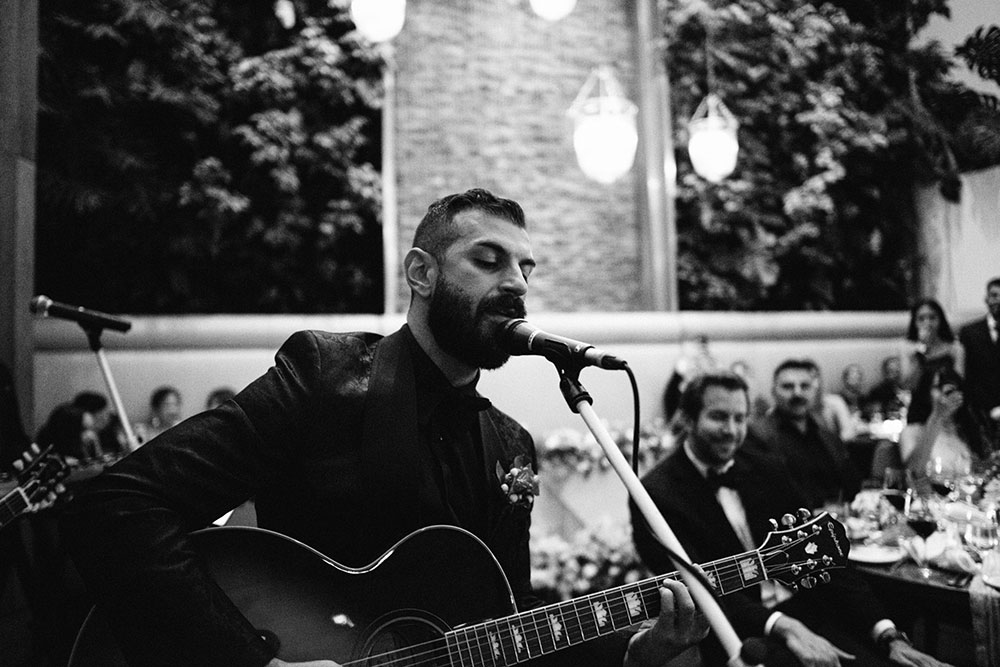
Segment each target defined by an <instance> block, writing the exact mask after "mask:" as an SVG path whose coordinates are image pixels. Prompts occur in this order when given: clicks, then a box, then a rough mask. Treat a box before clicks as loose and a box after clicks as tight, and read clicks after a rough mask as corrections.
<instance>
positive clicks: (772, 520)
mask: <svg viewBox="0 0 1000 667" xmlns="http://www.w3.org/2000/svg"><path fill="white" fill-rule="evenodd" d="M767 521H768V523H770V524H771V530H778V522H777V521H775V520H774V519H768V520H767Z"/></svg>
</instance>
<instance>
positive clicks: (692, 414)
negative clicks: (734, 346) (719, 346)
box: [679, 370, 750, 422]
mask: <svg viewBox="0 0 1000 667" xmlns="http://www.w3.org/2000/svg"><path fill="white" fill-rule="evenodd" d="M710 387H722V388H723V389H728V390H729V391H742V392H743V395H744V396H746V399H747V407H749V405H750V388H749V387H748V386H747V382H746V380H744V379H743V378H741V377H740V376H739V375H737V374H736V373H734V372H732V371H726V370H714V371H707V372H705V373H702V374H701V375H696V376H695V377H694V378H692V379H691V380H690V381H689V382H688V383H687V385H686V386H685V387H684V393H683V394H681V403H680V406H679V408H680V413H681V416H683V417H684V418H686V419H688V420H689V421H692V422H694V421H697V420H698V415H700V414H701V409H702V408H704V407H705V392H706V391H708V390H709V388H710Z"/></svg>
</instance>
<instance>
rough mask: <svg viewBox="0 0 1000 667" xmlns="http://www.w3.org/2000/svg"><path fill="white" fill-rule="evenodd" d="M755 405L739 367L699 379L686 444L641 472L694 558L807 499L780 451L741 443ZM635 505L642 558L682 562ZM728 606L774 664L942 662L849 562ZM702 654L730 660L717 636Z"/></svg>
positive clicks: (686, 399) (686, 402) (687, 402)
mask: <svg viewBox="0 0 1000 667" xmlns="http://www.w3.org/2000/svg"><path fill="white" fill-rule="evenodd" d="M748 405H749V399H748V391H747V385H746V382H745V381H744V380H743V379H742V378H740V377H739V376H738V375H735V374H734V373H730V372H728V371H712V372H709V373H706V374H704V375H701V376H699V377H697V378H695V379H694V380H692V381H691V382H690V383H689V384H688V386H687V387H686V388H685V390H684V394H683V395H682V396H681V403H680V408H679V410H680V415H681V420H682V424H683V427H684V435H683V438H682V442H681V445H680V446H679V447H678V448H677V450H676V451H675V452H674V453H673V454H671V455H670V456H669V457H667V458H666V459H665V460H663V461H661V462H660V463H659V464H657V465H656V466H655V467H654V468H653V469H652V470H651V471H650V472H649V473H647V474H646V475H645V476H644V477H643V480H642V482H643V485H644V486H645V487H646V489H647V490H648V491H649V493H650V496H652V498H653V501H654V502H655V503H656V506H657V508H658V509H659V510H660V512H661V513H662V514H663V516H664V518H665V519H666V520H667V523H668V524H669V525H670V527H671V529H672V530H673V531H674V533H675V534H676V536H677V539H678V540H679V541H680V543H681V544H682V545H683V546H684V548H685V550H686V551H687V552H688V555H689V556H690V557H691V558H692V560H693V561H694V562H708V561H712V560H717V559H720V558H725V557H728V556H733V555H736V554H740V553H743V552H746V551H751V550H753V549H754V548H755V546H756V545H759V544H760V543H761V542H763V541H764V538H765V537H766V535H767V532H768V531H769V530H770V529H771V527H770V524H769V521H768V519H770V518H772V517H773V518H775V519H778V518H780V517H781V516H783V515H784V514H786V513H794V512H795V511H796V510H797V508H799V507H801V506H802V503H803V499H802V497H801V495H800V494H799V492H798V490H797V487H795V486H793V485H792V484H791V483H790V482H789V477H788V471H787V469H786V468H785V466H784V463H783V462H782V460H781V459H780V458H777V457H774V456H772V455H770V454H768V453H766V452H761V451H751V450H745V449H743V447H742V446H743V442H744V439H745V438H746V434H747V411H748ZM631 510H632V527H633V536H634V540H635V546H636V549H637V551H638V552H639V555H640V557H641V558H642V560H643V562H644V563H645V564H646V565H647V566H648V567H649V568H650V569H651V570H653V571H654V572H669V571H672V570H674V569H676V568H675V567H674V565H673V564H672V563H671V561H670V559H669V557H668V555H667V552H666V550H665V549H664V548H663V547H662V546H661V545H660V543H659V542H658V541H657V540H656V538H655V537H654V536H653V535H652V533H651V532H650V530H649V528H648V526H647V525H646V522H645V520H644V519H643V518H642V515H641V514H640V513H639V512H638V510H637V508H636V507H635V505H634V504H633V505H632V506H631ZM721 604H722V607H723V610H724V611H725V612H726V615H727V616H728V618H729V620H730V622H731V623H732V625H733V628H734V629H735V630H736V632H737V634H739V635H740V637H742V638H747V637H764V639H765V642H766V643H767V646H768V657H767V659H766V662H765V664H767V665H782V666H785V665H788V666H798V665H805V666H809V667H813V666H823V667H834V666H836V665H846V664H850V665H888V664H898V665H910V666H913V665H919V666H921V667H937V666H939V665H940V664H941V663H939V662H938V661H937V660H935V659H934V658H932V657H930V656H928V655H926V654H924V653H921V652H920V651H917V650H916V649H914V648H913V647H912V646H911V645H910V642H909V639H908V638H907V637H906V635H904V634H903V633H901V632H899V631H898V630H897V628H896V625H895V624H894V623H893V622H892V621H891V620H889V619H888V618H886V614H885V611H884V609H883V608H882V605H881V604H879V602H878V600H876V599H875V598H874V596H873V595H872V593H871V590H870V589H869V588H868V587H867V586H866V585H865V583H864V581H863V580H862V579H861V578H860V577H859V576H858V575H857V574H856V573H854V572H853V571H851V570H850V569H848V570H842V571H836V572H834V573H833V580H832V582H831V583H830V584H826V585H822V586H818V587H817V588H815V589H813V590H803V591H800V592H796V593H794V594H792V591H790V590H788V589H786V588H783V587H781V586H780V585H779V584H776V583H775V582H772V581H766V582H764V583H763V584H762V585H760V586H759V587H752V588H749V589H744V590H743V591H739V592H736V593H731V594H729V595H727V596H725V597H724V598H722V600H721ZM701 652H702V658H703V660H704V662H705V664H706V665H724V664H726V662H727V657H726V656H725V654H724V653H723V651H722V647H721V645H720V644H719V642H718V641H717V640H716V639H715V637H714V635H710V637H709V638H708V639H707V640H706V641H704V642H702V643H701Z"/></svg>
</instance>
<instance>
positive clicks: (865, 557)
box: [847, 519, 1000, 667]
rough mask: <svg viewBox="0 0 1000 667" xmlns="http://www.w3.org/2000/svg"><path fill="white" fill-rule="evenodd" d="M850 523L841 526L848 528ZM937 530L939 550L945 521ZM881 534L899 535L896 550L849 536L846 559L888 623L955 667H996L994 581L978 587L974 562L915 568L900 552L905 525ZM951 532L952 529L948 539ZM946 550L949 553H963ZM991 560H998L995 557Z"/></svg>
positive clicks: (999, 588) (999, 606)
mask: <svg viewBox="0 0 1000 667" xmlns="http://www.w3.org/2000/svg"><path fill="white" fill-rule="evenodd" d="M851 521H852V519H848V520H847V522H848V525H849V526H851V525H852V524H851ZM853 521H856V520H853ZM853 525H854V527H856V526H857V524H853ZM941 526H942V530H943V532H942V531H939V533H938V534H937V536H936V537H937V538H938V539H939V542H938V543H939V544H940V541H941V540H940V538H945V537H946V535H948V534H949V533H948V526H947V521H946V520H945V519H942V524H941ZM883 528H884V530H883V531H882V532H883V533H884V534H885V535H891V534H893V533H894V531H897V532H896V534H898V535H902V536H903V537H902V538H901V539H900V541H899V543H898V544H899V545H902V546H898V545H897V543H896V542H895V540H894V539H891V540H889V542H888V544H886V543H884V542H878V541H876V542H872V541H871V539H867V538H866V536H865V535H864V534H863V533H861V534H855V535H852V537H853V538H854V539H853V540H852V544H851V551H850V553H849V556H848V557H849V560H850V563H851V566H852V567H854V568H855V569H857V570H858V571H859V572H860V573H861V574H862V575H863V576H864V578H865V579H866V580H867V581H868V583H869V585H870V586H871V588H872V589H873V591H874V593H875V595H876V596H877V597H878V598H879V599H880V600H881V601H882V602H883V603H884V604H885V605H886V607H887V609H888V610H889V613H890V616H891V618H892V619H893V620H894V621H895V622H896V623H897V625H899V626H900V627H901V628H902V629H903V630H904V631H906V632H908V633H910V634H911V636H912V638H913V640H914V643H915V645H916V646H917V647H918V648H920V649H922V650H925V651H926V652H928V653H930V654H932V655H934V656H935V657H938V658H939V659H941V660H944V661H946V662H948V663H950V664H953V665H956V667H1000V581H998V580H995V579H993V578H988V581H989V583H987V581H984V579H983V575H982V565H981V564H979V563H978V562H977V563H975V567H973V566H972V565H973V561H972V560H968V559H967V560H966V562H967V563H968V565H967V566H965V567H946V566H945V562H946V559H942V561H945V562H942V561H933V560H932V561H931V562H930V563H929V565H930V567H929V568H928V567H926V566H927V565H928V563H924V566H925V567H921V565H918V564H917V563H916V562H914V560H913V558H911V555H912V554H911V552H909V551H908V550H907V549H905V548H903V546H905V542H906V539H907V537H906V535H907V534H906V532H905V531H906V530H907V529H906V528H905V524H898V523H897V524H891V525H890V526H888V527H883ZM898 531H902V532H898ZM849 532H850V531H849ZM955 532H956V531H955V529H954V527H952V528H951V533H952V535H954V533H955ZM869 537H870V536H869ZM949 539H956V538H954V537H953V536H952V537H950V538H949ZM930 542H931V541H930V540H929V541H928V542H927V544H928V545H929V544H930ZM949 544H951V545H952V546H951V547H950V548H956V549H959V550H961V549H962V548H963V547H962V546H960V545H958V546H956V543H951V542H949ZM996 549H1000V547H996ZM994 555H995V556H996V557H997V558H1000V553H995V554H994ZM976 560H980V558H978V557H977V559H976ZM991 584H992V585H991Z"/></svg>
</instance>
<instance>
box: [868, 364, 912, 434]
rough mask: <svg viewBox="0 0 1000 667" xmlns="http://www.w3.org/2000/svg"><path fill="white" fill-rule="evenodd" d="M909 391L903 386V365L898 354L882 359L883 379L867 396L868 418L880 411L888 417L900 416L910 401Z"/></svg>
mask: <svg viewBox="0 0 1000 667" xmlns="http://www.w3.org/2000/svg"><path fill="white" fill-rule="evenodd" d="M908 400H909V399H908V397H907V391H906V389H905V388H904V387H903V367H902V362H901V361H900V358H899V357H898V356H896V355H893V356H891V357H886V358H885V359H883V360H882V379H881V380H879V382H878V384H876V385H875V386H874V387H872V388H871V391H869V392H868V396H866V397H865V405H866V411H867V413H868V414H867V415H866V417H867V418H868V419H873V418H874V417H875V414H876V413H878V414H879V415H881V416H882V417H885V418H886V419H891V418H893V417H899V416H901V414H902V411H903V408H905V407H906V404H907V402H908Z"/></svg>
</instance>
